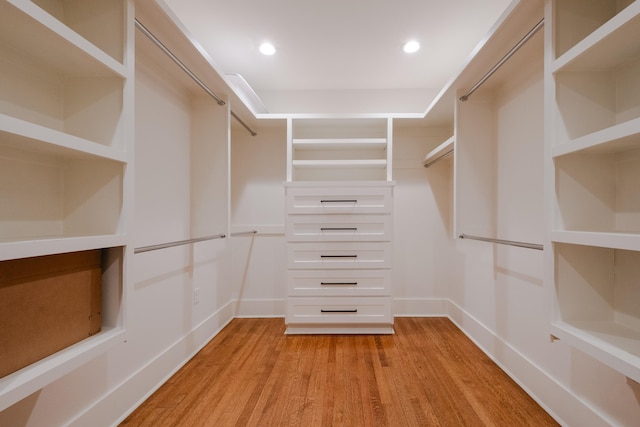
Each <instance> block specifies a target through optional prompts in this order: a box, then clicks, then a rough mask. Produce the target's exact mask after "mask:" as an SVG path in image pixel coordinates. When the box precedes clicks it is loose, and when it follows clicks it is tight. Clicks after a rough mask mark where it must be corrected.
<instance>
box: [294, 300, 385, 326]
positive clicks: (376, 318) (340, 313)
mask: <svg viewBox="0 0 640 427" xmlns="http://www.w3.org/2000/svg"><path fill="white" fill-rule="evenodd" d="M286 321H287V324H362V323H381V324H382V323H384V324H390V323H393V316H392V315H391V298H389V297H378V298H376V297H371V298H361V297H357V298H353V297H351V298H350V297H340V298H288V299H287V318H286Z"/></svg>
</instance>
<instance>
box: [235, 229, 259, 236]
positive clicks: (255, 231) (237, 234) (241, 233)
mask: <svg viewBox="0 0 640 427" xmlns="http://www.w3.org/2000/svg"><path fill="white" fill-rule="evenodd" d="M257 233H258V230H248V231H236V232H235V233H231V236H232V237H233V236H244V235H245V234H257Z"/></svg>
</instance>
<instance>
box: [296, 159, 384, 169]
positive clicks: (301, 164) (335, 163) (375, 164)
mask: <svg viewBox="0 0 640 427" xmlns="http://www.w3.org/2000/svg"><path fill="white" fill-rule="evenodd" d="M292 164H293V166H294V167H296V168H384V167H386V166H387V161H386V160H384V159H380V160H378V159H372V160H294V161H293V162H292Z"/></svg>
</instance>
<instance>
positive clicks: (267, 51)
mask: <svg viewBox="0 0 640 427" xmlns="http://www.w3.org/2000/svg"><path fill="white" fill-rule="evenodd" d="M260 52H261V53H262V54H263V55H273V54H274V53H276V47H275V46H274V45H272V44H271V43H268V42H265V43H262V44H261V45H260Z"/></svg>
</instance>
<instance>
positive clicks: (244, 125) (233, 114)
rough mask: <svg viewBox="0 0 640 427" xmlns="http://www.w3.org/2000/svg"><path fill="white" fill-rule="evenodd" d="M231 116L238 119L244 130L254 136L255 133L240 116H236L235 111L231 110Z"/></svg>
mask: <svg viewBox="0 0 640 427" xmlns="http://www.w3.org/2000/svg"><path fill="white" fill-rule="evenodd" d="M231 116H233V118H234V119H236V120H237V121H238V123H240V124H241V125H242V127H243V128H245V129H246V130H248V131H249V133H250V134H251V136H256V135H257V133H256V132H255V131H254V130H253V129H251V128H250V127H249V126H248V125H247V124H246V123H245V122H243V121H242V120H241V119H240V117H238V116H237V115H236V113H234V112H233V111H231Z"/></svg>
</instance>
